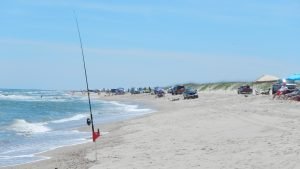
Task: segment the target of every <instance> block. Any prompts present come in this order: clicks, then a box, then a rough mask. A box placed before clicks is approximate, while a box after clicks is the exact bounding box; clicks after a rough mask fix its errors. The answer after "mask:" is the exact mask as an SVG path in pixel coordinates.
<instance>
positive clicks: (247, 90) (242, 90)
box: [237, 85, 253, 94]
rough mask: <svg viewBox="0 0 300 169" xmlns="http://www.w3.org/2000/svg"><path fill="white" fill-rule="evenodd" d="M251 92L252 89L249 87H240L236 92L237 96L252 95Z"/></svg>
mask: <svg viewBox="0 0 300 169" xmlns="http://www.w3.org/2000/svg"><path fill="white" fill-rule="evenodd" d="M252 92H253V89H251V87H250V86H249V85H244V86H240V87H239V88H238V91H237V93H238V94H252Z"/></svg>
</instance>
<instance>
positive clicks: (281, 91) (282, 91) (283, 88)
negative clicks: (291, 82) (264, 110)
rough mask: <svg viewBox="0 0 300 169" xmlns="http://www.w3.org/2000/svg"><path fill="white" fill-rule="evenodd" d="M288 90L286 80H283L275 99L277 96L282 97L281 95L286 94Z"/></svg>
mask: <svg viewBox="0 0 300 169" xmlns="http://www.w3.org/2000/svg"><path fill="white" fill-rule="evenodd" d="M287 91H288V88H287V87H286V82H283V83H282V86H281V87H280V89H279V90H277V92H276V93H275V94H274V96H273V99H275V97H276V96H278V97H280V96H281V95H283V94H286V92H287Z"/></svg>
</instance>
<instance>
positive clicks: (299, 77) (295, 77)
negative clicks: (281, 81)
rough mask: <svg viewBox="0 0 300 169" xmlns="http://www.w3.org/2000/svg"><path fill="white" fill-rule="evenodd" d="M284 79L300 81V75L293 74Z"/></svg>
mask: <svg viewBox="0 0 300 169" xmlns="http://www.w3.org/2000/svg"><path fill="white" fill-rule="evenodd" d="M286 79H288V80H300V74H293V75H291V76H289V77H288V78H286Z"/></svg>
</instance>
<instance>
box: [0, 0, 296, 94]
mask: <svg viewBox="0 0 300 169" xmlns="http://www.w3.org/2000/svg"><path fill="white" fill-rule="evenodd" d="M74 10H75V11H76V13H77V15H78V19H79V24H80V29H81V34H82V38H83V45H84V49H85V55H86V61H87V68H88V77H89V81H90V86H91V88H103V87H110V88H113V87H120V86H124V87H130V86H149V85H150V86H164V85H172V84H175V83H182V82H199V83H202V82H216V81H252V80H255V79H256V78H258V77H259V76H261V75H263V74H271V75H276V76H279V77H286V76H288V75H290V74H293V73H300V70H299V63H300V57H299V52H300V48H299V46H300V29H299V27H300V2H299V1H296V0H295V1H292V0H265V1H261V0H251V1H247V0H245V1H240V0H228V1H221V0H218V1H217V0H210V1H200V0H173V1H166V0H159V1H158V0H149V1H138V0H112V1H96V0H86V1H84V0H72V1H71V0H69V1H62V0H51V1H50V0H49V1H47V0H44V1H39V0H11V1H6V2H1V6H0V25H1V26H0V63H1V66H0V77H1V80H0V88H39V89H83V88H84V87H85V86H84V74H83V70H82V69H83V68H82V63H81V52H80V46H79V40H78V35H77V30H76V25H75V21H74V16H73V11H74Z"/></svg>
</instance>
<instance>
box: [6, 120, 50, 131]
mask: <svg viewBox="0 0 300 169" xmlns="http://www.w3.org/2000/svg"><path fill="white" fill-rule="evenodd" d="M45 124H46V123H29V122H27V121H26V120H24V119H15V120H14V121H13V123H12V125H10V126H9V127H8V128H7V129H8V130H13V131H15V132H16V133H18V134H37V133H44V132H48V131H51V129H50V128H48V127H46V126H45Z"/></svg>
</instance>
